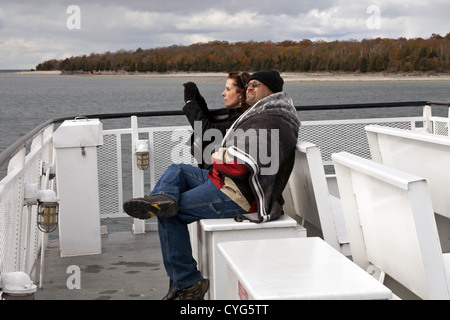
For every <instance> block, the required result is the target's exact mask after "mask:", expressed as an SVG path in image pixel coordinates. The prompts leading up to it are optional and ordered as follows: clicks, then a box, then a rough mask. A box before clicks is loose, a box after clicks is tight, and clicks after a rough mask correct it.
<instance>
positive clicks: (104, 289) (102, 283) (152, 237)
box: [35, 227, 169, 300]
mask: <svg viewBox="0 0 450 320" xmlns="http://www.w3.org/2000/svg"><path fill="white" fill-rule="evenodd" d="M112 229H114V228H112ZM116 229H118V230H109V233H108V234H105V235H102V254H99V255H87V256H77V257H64V258H61V257H60V256H59V240H58V238H57V237H56V238H54V239H49V242H48V247H47V250H46V256H45V265H44V271H45V272H44V277H43V281H42V288H38V290H37V292H36V293H35V299H36V300H128V299H132V300H161V299H162V297H163V296H164V295H165V294H166V293H167V290H168V286H169V278H168V277H167V274H166V271H165V269H164V265H163V261H162V256H161V248H160V243H159V237H158V232H156V231H150V232H146V233H145V234H137V235H136V234H133V233H132V231H131V229H130V230H125V231H124V230H120V229H123V228H120V227H119V228H116ZM70 266H77V267H79V270H80V272H79V273H78V275H79V277H78V278H76V277H75V276H76V272H73V271H71V269H68V268H69V267H70ZM78 280H79V281H78ZM77 281H78V282H77ZM68 282H69V286H71V287H73V286H74V284H77V283H79V284H80V289H77V288H74V289H69V287H68V285H67V283H68ZM35 283H36V284H37V285H38V283H39V273H38V275H37V279H36V281H35Z"/></svg>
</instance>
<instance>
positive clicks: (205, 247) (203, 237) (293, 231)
mask: <svg viewBox="0 0 450 320" xmlns="http://www.w3.org/2000/svg"><path fill="white" fill-rule="evenodd" d="M197 227H198V230H197V241H196V243H197V246H198V247H197V254H198V256H197V267H198V268H199V270H200V271H201V273H202V276H203V277H204V278H208V279H209V281H210V286H209V290H208V292H207V294H206V297H205V298H208V299H211V300H212V299H214V300H222V299H225V298H226V282H227V278H226V270H227V268H226V264H225V261H224V259H223V257H222V256H221V255H220V254H219V252H218V247H217V245H218V244H219V243H221V242H225V241H239V240H250V239H252V240H254V239H277V238H294V237H303V238H304V237H306V229H305V228H304V227H302V226H300V225H299V224H297V222H296V221H295V220H294V219H292V218H291V217H289V216H288V215H286V214H284V215H283V216H282V217H281V218H280V219H277V220H274V221H269V222H265V223H258V224H256V223H253V222H245V221H244V222H236V221H234V220H233V219H203V220H200V221H199V222H198V224H197Z"/></svg>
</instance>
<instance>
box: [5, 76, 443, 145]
mask: <svg viewBox="0 0 450 320" xmlns="http://www.w3.org/2000/svg"><path fill="white" fill-rule="evenodd" d="M186 81H195V82H196V83H197V85H198V86H199V88H200V91H201V93H202V95H203V96H204V97H205V99H206V101H207V102H208V105H209V106H210V107H211V108H213V109H216V108H222V107H223V99H222V96H221V93H222V91H223V89H224V84H225V81H226V77H192V76H176V77H145V76H135V77H120V76H96V77H92V76H57V75H39V74H16V73H1V72H0V119H1V125H0V151H1V150H4V149H5V148H6V147H7V146H9V145H10V144H11V143H12V142H14V141H15V140H16V139H17V138H19V137H21V136H22V135H24V134H26V133H27V132H28V131H29V130H31V129H32V128H34V127H36V126H37V125H39V124H41V123H42V122H44V121H46V120H47V119H49V118H57V117H66V116H74V117H75V116H79V115H85V114H95V113H113V112H129V111H136V112H139V111H152V110H181V108H182V107H183V105H184V103H183V83H185V82H186ZM449 88H450V81H395V82H393V81H379V82H372V81H371V82H287V83H286V84H285V91H287V92H289V93H290V94H291V96H292V98H293V100H294V104H295V105H297V106H301V105H322V104H341V103H342V104H344V103H367V102H390V101H414V100H424V101H427V100H429V101H437V102H450V93H449V92H450V90H449ZM415 110H417V108H411V109H410V108H407V109H402V110H397V111H395V114H390V112H391V111H387V110H383V109H382V110H376V111H371V110H353V111H349V112H342V111H315V112H312V111H308V112H306V111H305V112H299V116H300V118H301V119H302V120H303V121H305V120H316V119H324V120H325V119H330V118H338V117H339V118H350V117H369V116H380V117H381V116H392V115H395V116H397V115H398V116H408V115H411V114H408V113H411V112H414V111H415ZM374 112H375V113H376V114H373V113H374ZM440 112H442V114H439V115H444V116H445V115H447V111H446V110H444V108H442V110H440ZM398 113H401V114H398ZM419 114H420V111H419ZM415 115H417V113H415ZM123 121H125V120H123ZM126 121H128V120H126ZM140 121H142V122H140V123H139V125H140V126H152V125H160V126H161V125H188V122H187V120H186V118H185V117H183V116H181V117H168V118H164V119H163V118H155V119H143V120H140ZM109 125H111V126H113V125H114V126H116V125H117V123H116V122H113V121H111V122H104V129H109V127H108V126H109ZM124 125H126V126H129V123H128V122H126V123H125V124H124Z"/></svg>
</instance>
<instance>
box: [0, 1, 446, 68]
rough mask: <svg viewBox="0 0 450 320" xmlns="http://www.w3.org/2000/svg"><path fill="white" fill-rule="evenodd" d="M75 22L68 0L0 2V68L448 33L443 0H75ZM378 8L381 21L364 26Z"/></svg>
mask: <svg viewBox="0 0 450 320" xmlns="http://www.w3.org/2000/svg"><path fill="white" fill-rule="evenodd" d="M72 3H73V4H75V5H78V6H79V7H80V10H81V29H79V30H69V29H68V28H67V25H66V22H67V19H68V18H69V16H70V15H69V14H68V13H67V7H68V6H69V4H68V3H63V4H61V2H55V1H54V0H41V1H31V0H28V1H27V0H16V1H14V2H8V3H5V4H3V2H2V4H1V5H0V41H1V42H2V45H1V47H0V69H3V68H11V67H12V68H31V67H35V66H36V65H37V64H38V63H40V62H42V61H44V60H46V59H47V57H52V58H56V59H62V58H65V57H67V56H71V55H80V54H90V53H92V52H100V53H101V52H105V51H116V50H119V49H126V50H135V49H137V48H138V47H141V48H145V49H146V48H155V47H162V46H170V45H174V44H175V45H189V44H192V43H196V42H208V41H212V40H223V41H229V42H237V41H250V40H254V41H268V40H270V41H274V42H277V41H283V40H295V41H299V40H302V39H311V40H317V39H323V40H326V41H333V40H348V39H357V40H361V39H364V38H375V37H386V38H398V37H407V38H413V37H424V38H425V37H429V36H430V35H431V34H432V33H439V34H441V35H445V34H447V33H448V32H450V28H449V27H450V23H449V22H448V18H447V17H446V15H447V14H448V12H449V11H450V3H449V2H448V0H430V1H415V2H411V1H409V0H408V1H406V0H397V1H392V0H361V1H357V2H355V1H351V0H316V1H309V0H297V1H294V0H279V1H277V2H267V1H261V0H248V1H242V0H228V1H227V2H212V1H210V0H191V1H181V0H171V1H160V0H134V1H128V2H123V1H118V0H97V1H92V0H75V1H73V2H72ZM369 6H377V7H379V9H380V12H379V21H380V27H378V28H368V24H367V21H368V19H370V18H371V15H373V13H370V12H369V13H368V12H367V9H368V8H369Z"/></svg>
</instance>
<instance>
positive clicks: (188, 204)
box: [150, 164, 246, 291]
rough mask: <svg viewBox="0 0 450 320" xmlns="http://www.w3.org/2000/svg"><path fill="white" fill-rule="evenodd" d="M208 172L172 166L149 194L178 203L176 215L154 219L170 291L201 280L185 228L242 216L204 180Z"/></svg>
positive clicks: (236, 207) (184, 166)
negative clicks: (208, 221) (203, 222)
mask: <svg viewBox="0 0 450 320" xmlns="http://www.w3.org/2000/svg"><path fill="white" fill-rule="evenodd" d="M207 174H208V170H203V169H200V168H198V167H194V166H191V165H185V164H172V165H171V166H169V168H167V170H166V171H165V172H164V174H163V175H162V176H161V178H160V179H159V180H158V182H157V184H156V186H155V188H154V189H153V191H152V192H151V193H150V195H154V194H162V195H165V196H168V197H170V198H172V199H174V200H176V201H177V203H178V207H179V210H178V214H177V215H176V216H174V217H171V218H161V217H158V233H159V239H160V242H161V251H162V257H163V260H164V267H165V268H166V271H167V274H168V276H169V278H170V279H171V280H172V281H173V290H175V291H178V290H181V289H185V288H188V287H190V286H192V285H193V284H195V283H197V282H198V281H200V280H201V279H202V275H201V273H200V271H198V270H197V262H196V261H195V259H194V258H193V257H192V248H191V243H190V238H189V231H188V228H187V225H188V224H189V223H192V222H195V221H199V220H200V219H217V218H232V217H234V216H235V215H237V214H239V213H246V212H245V210H243V209H242V208H241V207H240V206H239V205H237V204H236V203H235V202H234V201H232V200H231V199H230V198H229V197H228V196H227V195H225V194H224V193H223V192H222V191H220V190H219V189H218V188H217V187H216V186H215V185H214V184H213V183H212V181H211V179H209V178H208V177H207Z"/></svg>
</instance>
